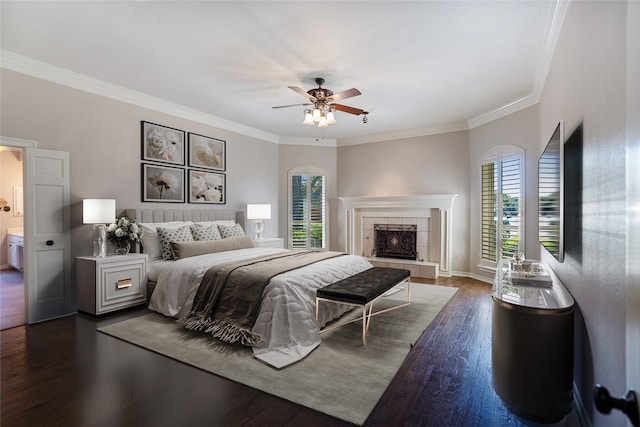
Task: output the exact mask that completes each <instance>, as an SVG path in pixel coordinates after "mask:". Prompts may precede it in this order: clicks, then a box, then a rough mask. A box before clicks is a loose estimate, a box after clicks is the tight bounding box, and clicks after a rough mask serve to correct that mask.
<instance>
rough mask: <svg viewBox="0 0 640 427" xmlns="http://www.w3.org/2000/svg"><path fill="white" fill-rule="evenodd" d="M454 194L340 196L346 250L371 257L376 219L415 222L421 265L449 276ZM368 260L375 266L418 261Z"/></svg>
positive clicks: (397, 222) (436, 273)
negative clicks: (373, 225) (385, 263)
mask: <svg viewBox="0 0 640 427" xmlns="http://www.w3.org/2000/svg"><path fill="white" fill-rule="evenodd" d="M456 197H457V194H427V195H415V196H371V197H369V196H356V197H339V200H340V201H341V202H342V207H343V209H344V215H345V218H346V225H347V227H346V242H347V248H346V250H347V252H349V253H350V254H356V255H363V256H366V257H371V248H372V247H373V246H372V241H371V239H372V233H371V228H372V224H373V223H375V222H376V221H381V222H386V223H388V224H392V223H393V224H403V223H404V224H417V225H418V246H419V252H420V253H419V256H420V258H421V259H422V260H423V261H424V262H423V263H422V264H424V265H425V266H431V268H433V266H435V275H436V277H437V275H438V274H440V275H442V276H447V277H448V276H451V235H452V231H451V227H452V221H451V213H452V212H451V211H452V209H453V202H454V200H455V198H456ZM370 260H371V261H372V262H375V263H376V264H377V265H379V264H378V263H379V262H389V263H393V264H407V266H409V265H412V264H413V265H420V264H421V263H420V262H419V261H407V260H401V259H395V260H394V259H388V258H384V259H380V258H375V257H371V258H370ZM404 268H407V267H404ZM409 269H411V268H409ZM412 274H413V273H412Z"/></svg>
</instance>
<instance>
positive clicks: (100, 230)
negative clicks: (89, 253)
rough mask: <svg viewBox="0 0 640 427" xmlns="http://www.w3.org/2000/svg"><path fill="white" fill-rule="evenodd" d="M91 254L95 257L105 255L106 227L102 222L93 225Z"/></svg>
mask: <svg viewBox="0 0 640 427" xmlns="http://www.w3.org/2000/svg"><path fill="white" fill-rule="evenodd" d="M93 256H94V257H96V258H104V257H106V256H107V227H106V226H105V225H104V224H94V225H93Z"/></svg>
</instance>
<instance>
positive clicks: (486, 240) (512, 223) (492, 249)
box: [480, 145, 524, 266]
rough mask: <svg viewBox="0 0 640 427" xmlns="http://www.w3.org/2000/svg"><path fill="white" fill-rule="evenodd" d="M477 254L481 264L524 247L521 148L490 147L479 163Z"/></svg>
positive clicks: (522, 162) (506, 146) (515, 252)
mask: <svg viewBox="0 0 640 427" xmlns="http://www.w3.org/2000/svg"><path fill="white" fill-rule="evenodd" d="M481 185H482V189H481V195H482V197H481V200H482V201H481V203H482V206H481V212H482V219H481V222H482V224H481V234H482V235H481V245H480V246H481V253H480V259H481V261H482V263H483V264H484V265H487V266H490V265H491V266H494V265H495V264H496V263H497V261H499V260H500V258H511V257H515V255H517V254H518V252H523V250H524V150H523V149H522V148H520V147H517V146H513V145H505V146H500V147H496V148H494V149H492V150H491V151H490V152H488V153H487V154H486V155H485V156H484V158H483V159H482V166H481Z"/></svg>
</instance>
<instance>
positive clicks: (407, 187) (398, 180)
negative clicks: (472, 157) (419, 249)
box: [338, 131, 470, 273]
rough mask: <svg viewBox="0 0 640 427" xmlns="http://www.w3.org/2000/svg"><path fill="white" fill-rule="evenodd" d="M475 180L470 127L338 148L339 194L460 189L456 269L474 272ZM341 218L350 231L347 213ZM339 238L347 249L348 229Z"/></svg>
mask: <svg viewBox="0 0 640 427" xmlns="http://www.w3.org/2000/svg"><path fill="white" fill-rule="evenodd" d="M469 180H470V175H469V133H468V132H467V131H461V132H451V133H446V134H440V135H429V136H422V137H415V138H406V139H400V140H394V141H381V142H374V143H369V144H361V145H351V146H346V147H339V148H338V195H339V196H402V195H419V194H458V197H457V198H456V199H455V201H454V205H453V223H452V227H453V236H452V270H453V271H454V272H455V271H458V272H464V273H466V272H468V271H469V196H470V194H469ZM340 209H341V210H342V209H343V208H342V207H340ZM339 221H340V224H339V228H340V229H341V230H344V225H345V224H344V222H345V218H344V216H343V215H340V217H339ZM339 237H340V248H341V249H343V250H344V248H345V247H346V242H345V238H344V233H341V235H340V236H339Z"/></svg>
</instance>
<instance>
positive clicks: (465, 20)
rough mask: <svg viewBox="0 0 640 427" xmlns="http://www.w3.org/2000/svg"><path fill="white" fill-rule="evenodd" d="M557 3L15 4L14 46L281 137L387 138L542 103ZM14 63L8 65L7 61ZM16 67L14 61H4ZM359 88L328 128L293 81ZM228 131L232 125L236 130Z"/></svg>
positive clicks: (17, 52) (5, 7) (11, 21)
mask: <svg viewBox="0 0 640 427" xmlns="http://www.w3.org/2000/svg"><path fill="white" fill-rule="evenodd" d="M559 4H560V3H559V2H557V1H556V0H553V1H542V0H539V1H535V0H532V1H401V2H400V1H373V2H368V1H331V2H330V1H322V2H321V1H314V2H310V1H288V2H274V1H258V2H246V1H235V2H221V1H209V2H204V1H200V2H191V1H176V2H153V1H124V2H123V1H118V2H95V1H83V2H58V1H46V2H24V1H20V2H12V1H2V2H1V3H0V7H1V10H0V12H1V24H2V29H1V31H2V32H1V37H2V45H1V46H2V51H3V54H4V55H5V58H6V57H7V56H8V55H9V54H10V55H14V56H15V57H26V58H29V59H30V60H31V59H32V60H37V61H41V62H43V63H46V64H48V65H51V66H54V67H59V68H62V69H64V70H69V71H73V72H75V73H79V74H81V75H83V76H87V77H91V78H93V79H98V80H101V81H104V82H108V83H110V84H112V85H117V86H119V87H122V88H126V89H127V90H131V91H136V92H140V93H143V94H146V95H150V96H152V97H155V98H159V99H161V100H164V101H168V102H169V103H171V104H172V105H173V104H175V105H176V106H180V107H187V108H188V109H192V110H195V111H197V112H201V113H203V116H204V117H209V118H211V117H213V118H215V119H223V120H222V121H221V123H225V121H229V122H234V123H239V124H241V125H243V126H246V127H248V128H251V129H256V130H259V131H260V132H265V133H266V134H270V135H274V136H275V137H276V138H284V139H287V138H318V137H323V138H327V139H336V140H339V141H343V140H344V141H346V142H349V141H360V140H366V139H370V140H374V139H376V138H380V137H381V136H385V137H389V136H396V137H398V136H400V137H401V136H413V135H420V134H428V133H434V132H437V131H439V130H452V129H464V128H468V127H473V126H474V125H475V124H480V123H483V122H486V121H488V120H490V119H491V118H493V117H496V115H500V114H501V113H504V112H508V111H509V110H510V109H513V108H521V107H523V106H528V105H532V104H533V103H535V102H537V99H538V96H539V92H540V89H541V84H542V83H543V81H544V78H545V76H546V70H547V67H548V64H549V62H550V59H551V56H552V54H553V48H554V46H555V42H554V40H555V39H554V38H555V37H556V36H557V32H558V31H559V27H560V25H561V19H558V9H559ZM4 62H5V63H6V62H7V61H4ZM4 66H5V65H4V64H3V67H4ZM316 76H320V77H324V78H325V80H326V83H325V85H324V86H325V87H327V88H329V89H332V90H333V91H334V92H339V91H342V90H346V89H349V88H352V87H355V88H358V89H359V90H360V91H361V92H362V95H360V96H357V97H354V98H350V99H345V100H342V101H340V103H341V104H344V105H348V106H353V107H356V108H362V109H364V110H367V111H369V112H370V113H371V114H370V115H369V120H368V123H367V124H364V123H362V120H361V117H358V116H354V115H350V114H347V113H343V112H338V113H337V114H336V118H337V121H338V122H337V123H336V124H335V125H332V126H330V127H329V128H326V129H317V128H316V127H311V126H305V125H303V124H302V120H303V108H304V107H292V108H286V109H272V108H271V107H272V106H276V105H283V104H295V103H303V102H304V101H305V98H303V97H302V96H301V95H299V94H297V93H295V92H294V91H292V90H290V89H288V88H287V86H298V87H301V88H303V89H304V90H308V89H310V88H313V87H315V84H314V83H313V78H314V77H316ZM223 127H224V125H223Z"/></svg>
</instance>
